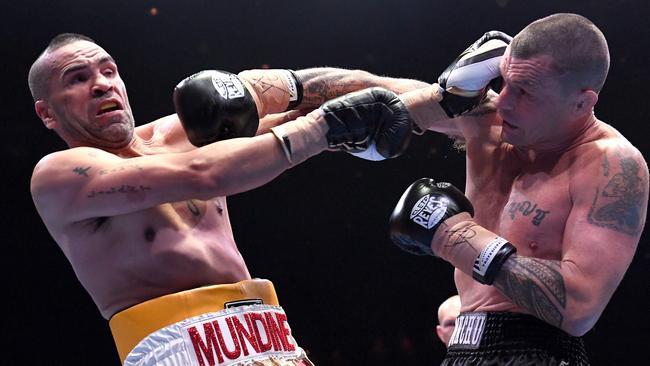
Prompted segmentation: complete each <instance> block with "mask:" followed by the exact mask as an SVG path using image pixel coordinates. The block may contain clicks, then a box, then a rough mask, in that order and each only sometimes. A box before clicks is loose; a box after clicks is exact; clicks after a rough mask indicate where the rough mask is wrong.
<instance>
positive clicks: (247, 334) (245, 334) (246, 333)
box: [232, 314, 260, 356]
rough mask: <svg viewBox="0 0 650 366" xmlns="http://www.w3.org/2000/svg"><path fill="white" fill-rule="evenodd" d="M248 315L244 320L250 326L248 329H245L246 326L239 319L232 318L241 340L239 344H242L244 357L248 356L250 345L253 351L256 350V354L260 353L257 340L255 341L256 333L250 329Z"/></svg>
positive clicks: (245, 315)
mask: <svg viewBox="0 0 650 366" xmlns="http://www.w3.org/2000/svg"><path fill="white" fill-rule="evenodd" d="M247 315H248V314H244V318H245V319H246V325H247V326H248V329H246V328H244V325H243V324H242V323H241V322H240V321H239V319H238V318H237V317H233V318H232V323H233V325H234V326H235V332H236V333H237V337H238V338H239V344H241V348H242V351H243V352H244V356H248V344H250V345H251V346H253V350H255V352H257V353H259V352H260V347H259V346H258V345H257V339H255V332H254V331H253V330H252V329H251V327H250V322H249V321H248V319H247V318H248V317H247ZM244 339H246V340H247V341H248V344H247V343H246V342H245V341H244Z"/></svg>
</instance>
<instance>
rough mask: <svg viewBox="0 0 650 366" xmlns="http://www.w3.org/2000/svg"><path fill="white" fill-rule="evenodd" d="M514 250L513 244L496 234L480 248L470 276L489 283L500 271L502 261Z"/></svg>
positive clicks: (515, 249) (485, 283)
mask: <svg viewBox="0 0 650 366" xmlns="http://www.w3.org/2000/svg"><path fill="white" fill-rule="evenodd" d="M516 252H517V248H515V246H514V245H512V244H510V243H509V242H508V241H507V240H506V239H504V238H502V237H500V236H497V237H496V238H494V239H492V240H491V241H490V242H489V243H488V245H487V246H485V248H483V250H481V253H479V255H478V256H477V257H476V259H475V260H474V267H473V269H472V278H474V279H475V280H476V281H478V282H479V283H482V284H484V285H491V284H492V283H493V282H494V279H495V278H496V276H497V274H498V273H499V271H501V267H502V266H503V263H504V262H505V261H506V260H507V259H508V258H509V257H510V256H511V255H513V254H515V253H516Z"/></svg>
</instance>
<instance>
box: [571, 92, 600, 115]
mask: <svg viewBox="0 0 650 366" xmlns="http://www.w3.org/2000/svg"><path fill="white" fill-rule="evenodd" d="M597 102H598V94H597V93H596V92H595V91H593V90H591V89H587V90H583V91H581V92H580V94H579V95H578V97H577V98H576V102H575V104H574V112H575V114H576V115H578V116H582V115H584V114H587V113H591V111H592V110H593V108H594V106H595V105H596V103H597Z"/></svg>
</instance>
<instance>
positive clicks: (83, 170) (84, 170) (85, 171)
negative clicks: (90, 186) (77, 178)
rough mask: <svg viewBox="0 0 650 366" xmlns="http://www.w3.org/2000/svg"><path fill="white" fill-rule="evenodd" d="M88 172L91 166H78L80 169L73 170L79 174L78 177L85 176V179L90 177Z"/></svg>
mask: <svg viewBox="0 0 650 366" xmlns="http://www.w3.org/2000/svg"><path fill="white" fill-rule="evenodd" d="M88 170H90V167H89V166H87V167H85V168H84V167H80V166H78V167H76V168H74V169H72V171H73V172H75V173H77V174H78V175H83V176H84V177H87V176H88Z"/></svg>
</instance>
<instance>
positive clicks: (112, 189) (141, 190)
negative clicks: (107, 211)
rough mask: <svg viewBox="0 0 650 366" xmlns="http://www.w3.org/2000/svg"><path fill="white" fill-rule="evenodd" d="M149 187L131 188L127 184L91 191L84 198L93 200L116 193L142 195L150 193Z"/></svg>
mask: <svg viewBox="0 0 650 366" xmlns="http://www.w3.org/2000/svg"><path fill="white" fill-rule="evenodd" d="M150 190H151V187H149V186H143V185H139V186H131V185H128V184H122V185H121V186H119V187H110V188H106V189H97V190H95V189H93V190H92V191H90V193H88V195H87V196H86V197H88V198H95V197H100V196H108V195H113V194H118V193H127V194H128V193H144V192H145V191H150Z"/></svg>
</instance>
